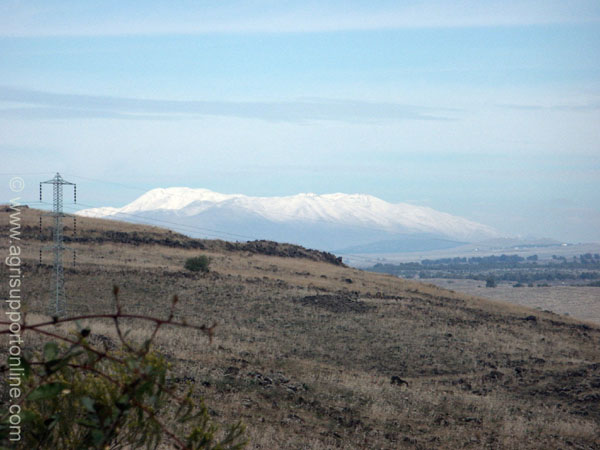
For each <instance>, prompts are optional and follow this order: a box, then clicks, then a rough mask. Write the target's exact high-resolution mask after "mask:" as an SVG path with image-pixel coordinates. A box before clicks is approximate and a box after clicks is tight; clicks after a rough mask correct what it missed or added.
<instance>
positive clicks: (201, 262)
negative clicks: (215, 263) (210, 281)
mask: <svg viewBox="0 0 600 450" xmlns="http://www.w3.org/2000/svg"><path fill="white" fill-rule="evenodd" d="M209 265H210V258H209V257H208V256H206V255H200V256H196V257H194V258H188V259H186V260H185V265H184V267H185V268H186V269H187V270H190V271H192V272H208V266H209Z"/></svg>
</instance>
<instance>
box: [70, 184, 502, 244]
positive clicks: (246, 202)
mask: <svg viewBox="0 0 600 450" xmlns="http://www.w3.org/2000/svg"><path fill="white" fill-rule="evenodd" d="M78 214H79V215H82V216H87V217H99V218H102V217H103V218H110V217H112V218H119V219H122V220H131V219H128V216H127V215H134V216H136V217H145V218H147V219H148V220H149V221H150V220H151V219H152V218H159V217H162V218H164V217H169V218H170V220H174V218H178V219H180V220H184V219H185V220H184V222H185V223H186V224H190V223H194V222H195V221H194V220H193V219H194V218H197V219H198V220H197V222H198V223H197V225H198V226H202V224H205V223H206V222H207V219H209V220H208V221H209V222H211V221H212V222H214V220H216V219H215V217H217V216H218V217H219V220H217V222H218V224H221V226H224V227H225V228H227V229H229V228H230V227H229V225H228V224H227V218H228V217H232V218H233V217H235V218H236V220H238V221H240V220H241V219H240V218H243V217H247V218H249V219H251V220H252V221H257V220H258V221H264V222H268V223H270V225H277V224H280V225H293V226H303V227H310V226H315V225H317V226H318V225H326V226H328V227H336V226H338V227H342V228H353V229H354V230H355V231H356V230H360V229H364V230H365V232H367V231H368V230H371V231H376V232H378V233H381V232H383V233H391V234H410V233H428V234H432V235H436V236H444V237H447V238H451V239H458V240H462V241H470V242H473V241H477V240H481V239H489V238H496V237H501V234H500V233H499V232H497V231H496V230H494V229H493V228H491V227H489V226H486V225H482V224H479V223H476V222H473V221H470V220H467V219H464V218H462V217H458V216H453V215H451V214H447V213H444V212H440V211H436V210H434V209H432V208H429V207H425V206H416V205H411V204H408V203H389V202H386V201H384V200H381V199H379V198H377V197H374V196H372V195H366V194H343V193H335V194H323V195H318V194H313V193H302V194H297V195H292V196H285V197H251V196H247V195H243V194H221V193H218V192H213V191H210V190H208V189H192V188H187V187H171V188H157V189H152V190H150V191H148V192H146V193H145V194H143V195H142V196H140V197H139V198H137V199H136V200H134V201H133V202H131V203H129V204H128V205H125V206H123V207H122V208H113V207H102V208H92V209H87V210H82V211H79V213H78ZM135 221H143V220H135ZM223 221H225V225H223ZM242 222H243V220H242ZM213 226H214V225H213ZM240 231H242V230H240Z"/></svg>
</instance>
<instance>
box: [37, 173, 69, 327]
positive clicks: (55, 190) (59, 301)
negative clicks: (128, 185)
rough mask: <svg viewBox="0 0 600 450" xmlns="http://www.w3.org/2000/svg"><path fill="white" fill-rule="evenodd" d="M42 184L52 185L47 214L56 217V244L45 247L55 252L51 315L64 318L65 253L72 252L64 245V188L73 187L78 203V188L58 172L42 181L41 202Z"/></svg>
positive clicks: (65, 301) (54, 232)
mask: <svg viewBox="0 0 600 450" xmlns="http://www.w3.org/2000/svg"><path fill="white" fill-rule="evenodd" d="M42 184H51V185H52V194H53V195H52V197H53V202H52V204H53V207H52V213H50V214H46V215H48V216H51V217H54V230H53V235H54V239H53V240H54V242H53V244H52V245H50V246H48V247H44V248H45V249H48V250H53V251H54V274H53V277H52V293H51V299H50V305H49V311H48V312H49V314H50V315H51V316H56V317H60V316H64V315H65V313H66V310H67V308H66V307H67V299H66V295H65V273H64V267H63V251H64V250H71V249H69V248H68V247H65V245H64V242H63V241H64V240H63V238H64V236H63V224H62V218H63V217H65V216H66V214H64V213H63V186H64V185H72V186H73V192H74V200H75V202H77V187H76V186H75V183H70V182H69V181H66V180H65V179H63V178H62V177H61V176H60V174H59V173H58V172H57V173H56V175H55V176H54V178H52V179H51V180H48V181H42V182H41V183H40V201H42ZM40 233H41V218H40ZM40 262H41V250H40Z"/></svg>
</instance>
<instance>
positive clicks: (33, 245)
mask: <svg viewBox="0 0 600 450" xmlns="http://www.w3.org/2000/svg"><path fill="white" fill-rule="evenodd" d="M38 217H39V212H38V211H35V210H23V225H24V226H25V228H24V231H25V234H24V239H25V240H24V241H23V242H22V247H23V251H24V260H25V266H24V269H25V270H26V273H27V278H26V280H25V283H24V295H25V296H26V297H27V299H28V300H29V309H30V311H31V312H32V313H36V312H37V313H40V312H43V311H44V307H45V305H46V299H47V298H48V297H49V294H48V283H49V275H50V270H51V267H50V266H42V267H37V266H36V263H37V257H38V249H39V245H40V243H39V241H37V240H36V238H37V223H38ZM46 223H48V224H49V220H48V219H46ZM66 223H67V224H69V220H66ZM7 225H8V213H7V212H6V211H4V212H0V233H1V235H2V236H7V235H8V226H7ZM77 228H78V232H79V236H80V238H81V241H80V242H75V243H72V246H73V247H74V248H76V249H77V252H78V253H77V255H78V265H77V267H75V268H74V269H73V268H69V265H70V264H69V263H67V264H66V265H67V269H66V271H65V272H66V274H65V276H66V280H67V281H66V287H67V292H68V294H69V301H70V309H71V311H72V312H78V313H81V312H99V311H109V310H111V309H112V304H111V287H112V285H113V283H115V284H118V285H119V286H120V287H121V292H122V299H123V302H124V304H125V307H126V309H127V310H128V311H130V312H134V311H135V312H142V313H147V314H152V315H165V314H166V311H167V309H168V306H169V298H170V296H172V295H173V294H178V295H179V298H180V304H179V314H180V316H181V317H185V318H186V320H188V321H189V322H196V323H209V322H212V321H213V320H216V321H217V322H218V323H219V326H218V331H217V336H216V339H215V343H214V344H213V345H212V346H207V345H206V340H205V339H204V338H203V337H202V336H200V335H196V334H194V333H191V332H188V331H181V330H165V331H164V332H161V335H160V345H161V347H162V348H163V350H164V351H165V352H166V353H167V354H168V355H169V356H170V357H172V358H173V361H174V362H176V367H177V369H176V371H177V373H178V375H179V376H180V377H184V376H187V377H191V378H192V379H193V380H195V383H196V385H197V386H198V387H199V388H200V389H201V391H202V393H203V395H204V396H205V398H206V401H207V404H209V405H210V406H211V408H212V410H213V414H214V415H215V416H216V418H217V419H218V420H224V421H231V420H232V419H235V418H237V417H240V418H242V419H243V420H244V421H245V422H246V423H247V424H248V428H249V434H250V437H251V439H252V444H251V446H250V448H263V449H274V448H317V449H318V448H390V449H392V448H423V449H426V448H486V447H489V448H546V449H551V448H568V447H571V446H573V448H600V444H599V443H598V442H599V441H598V429H599V427H600V350H599V348H600V328H599V327H598V326H597V325H593V324H585V323H583V322H577V321H574V320H570V319H567V318H564V317H560V316H558V315H554V314H549V313H541V312H538V311H533V310H529V309H526V308H522V307H518V306H514V305H508V304H503V303H499V302H492V301H486V300H482V299H477V298H474V297H467V296H465V295H461V294H457V293H454V292H452V291H447V290H443V289H440V288H437V287H434V286H431V285H425V284H419V283H415V282H410V281H405V280H400V279H397V278H394V277H391V276H387V275H379V274H374V273H367V272H361V271H359V270H356V269H352V268H347V267H344V266H340V265H334V264H331V263H328V262H322V261H316V260H314V259H319V256H318V255H317V254H314V255H312V256H313V259H308V258H289V257H277V256H269V255H264V254H257V253H253V252H251V251H247V250H243V249H242V248H243V247H242V246H233V248H231V246H227V245H226V244H225V243H223V242H217V241H194V240H191V239H188V238H186V237H183V236H181V235H177V234H176V233H171V232H168V231H165V230H162V229H159V228H153V227H146V226H140V225H132V224H124V223H120V222H112V221H102V220H94V219H82V218H79V219H78V223H77ZM117 230H118V233H115V231H117ZM45 233H46V234H47V235H48V233H49V230H45ZM65 234H66V235H67V236H68V235H69V234H70V230H68V229H67V230H66V232H65ZM193 246H195V247H199V246H200V247H204V249H203V250H201V249H199V248H186V247H193ZM228 247H229V248H230V249H229V250H228ZM0 249H1V251H2V253H3V254H4V253H6V240H4V239H3V240H2V241H1V244H0ZM289 249H290V247H288V248H287V250H286V251H287V252H288V253H289ZM199 253H204V254H208V255H209V256H211V258H212V259H213V262H212V264H211V272H210V273H209V274H206V275H196V274H193V275H192V274H189V273H186V272H185V271H184V270H183V269H182V266H183V262H184V261H185V259H186V258H187V257H190V256H195V255H197V254H199ZM292 253H293V252H292ZM67 260H68V258H67ZM45 262H47V263H50V262H51V255H49V254H46V255H45ZM0 272H1V275H0V276H1V277H2V279H5V276H6V268H5V267H4V266H2V269H0ZM6 290H7V283H3V284H2V287H1V288H0V293H1V294H2V295H3V296H5V295H6ZM567 300H568V299H565V301H567ZM532 315H533V316H535V318H534V319H532V318H531V317H529V320H525V319H526V318H527V317H528V316H532ZM131 327H132V328H133V332H132V335H133V336H137V337H139V338H141V337H142V336H143V335H144V333H146V332H147V331H146V330H144V329H143V328H142V327H140V326H138V325H136V324H131ZM92 330H93V332H96V333H99V334H103V335H105V336H107V337H109V338H111V337H112V338H113V339H114V337H115V336H114V332H113V330H112V329H111V327H110V324H108V323H97V324H95V325H94V326H93V327H92ZM394 375H395V376H399V377H401V378H402V379H403V380H406V381H407V382H408V386H406V385H404V384H403V385H396V384H391V383H390V380H391V377H392V376H394Z"/></svg>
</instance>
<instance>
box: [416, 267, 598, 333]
mask: <svg viewBox="0 0 600 450" xmlns="http://www.w3.org/2000/svg"><path fill="white" fill-rule="evenodd" d="M424 281H426V282H429V283H432V284H435V285H436V286H439V287H442V288H446V289H452V290H454V291H457V292H464V293H467V294H470V295H474V296H477V297H484V298H489V299H492V300H505V301H507V302H510V303H514V304H517V305H522V306H527V307H530V308H536V309H540V310H548V311H552V312H554V313H556V314H563V315H569V316H571V317H574V318H577V319H582V320H587V321H591V322H595V323H600V287H586V286H550V287H520V288H515V287H513V284H512V283H499V284H498V286H497V287H495V288H486V287H485V281H477V280H462V279H441V278H435V279H428V280H424Z"/></svg>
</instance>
